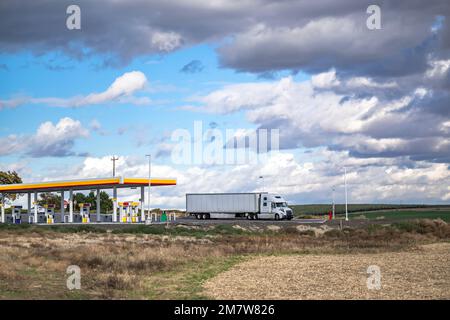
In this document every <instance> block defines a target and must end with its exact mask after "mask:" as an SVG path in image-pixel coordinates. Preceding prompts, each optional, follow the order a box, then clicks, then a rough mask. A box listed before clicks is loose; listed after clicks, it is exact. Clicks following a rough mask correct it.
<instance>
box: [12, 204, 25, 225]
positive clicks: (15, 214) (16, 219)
mask: <svg viewBox="0 0 450 320" xmlns="http://www.w3.org/2000/svg"><path fill="white" fill-rule="evenodd" d="M21 213H22V206H12V207H11V214H12V222H13V223H15V224H20V223H21V222H22V218H21V216H20V214H21Z"/></svg>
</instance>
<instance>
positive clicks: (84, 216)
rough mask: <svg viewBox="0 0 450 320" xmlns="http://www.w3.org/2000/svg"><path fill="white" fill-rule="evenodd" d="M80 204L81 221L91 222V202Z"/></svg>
mask: <svg viewBox="0 0 450 320" xmlns="http://www.w3.org/2000/svg"><path fill="white" fill-rule="evenodd" d="M79 206H80V215H81V222H82V223H89V222H91V219H90V218H89V212H90V209H91V204H90V203H80V204H79Z"/></svg>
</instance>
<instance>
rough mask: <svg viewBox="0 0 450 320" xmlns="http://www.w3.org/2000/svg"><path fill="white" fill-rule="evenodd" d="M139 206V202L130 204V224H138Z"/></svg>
mask: <svg viewBox="0 0 450 320" xmlns="http://www.w3.org/2000/svg"><path fill="white" fill-rule="evenodd" d="M139 205H140V203H139V202H131V203H130V216H131V222H132V223H136V222H139Z"/></svg>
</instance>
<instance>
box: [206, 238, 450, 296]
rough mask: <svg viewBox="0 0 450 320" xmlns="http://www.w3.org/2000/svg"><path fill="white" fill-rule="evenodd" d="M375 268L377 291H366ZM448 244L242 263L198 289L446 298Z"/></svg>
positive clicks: (448, 292) (449, 259) (234, 292)
mask: <svg viewBox="0 0 450 320" xmlns="http://www.w3.org/2000/svg"><path fill="white" fill-rule="evenodd" d="M370 265H377V266H379V267H380V271H381V288H380V289H379V290H376V289H372V290H369V289H368V288H367V279H368V277H369V274H368V273H367V268H368V266H370ZM449 266H450V243H436V244H430V245H424V246H420V247H419V248H417V249H414V250H411V251H407V252H387V253H376V254H342V255H289V256H271V257H261V258H256V259H252V260H249V261H247V262H243V263H241V264H239V265H237V266H235V267H233V268H232V269H230V270H229V271H226V272H224V273H221V274H219V275H218V276H216V277H215V278H212V279H211V280H209V281H208V282H206V283H205V284H204V289H205V293H206V294H207V295H208V296H210V297H212V298H215V299H239V300H240V299H242V300H244V299H319V300H321V299H450V268H449Z"/></svg>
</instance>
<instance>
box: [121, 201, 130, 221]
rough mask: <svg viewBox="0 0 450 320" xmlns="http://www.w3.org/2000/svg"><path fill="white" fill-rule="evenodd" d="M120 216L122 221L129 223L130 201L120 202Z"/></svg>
mask: <svg viewBox="0 0 450 320" xmlns="http://www.w3.org/2000/svg"><path fill="white" fill-rule="evenodd" d="M119 208H120V209H119V216H120V220H119V221H120V222H123V223H127V222H129V215H130V214H129V208H130V203H129V202H119Z"/></svg>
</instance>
